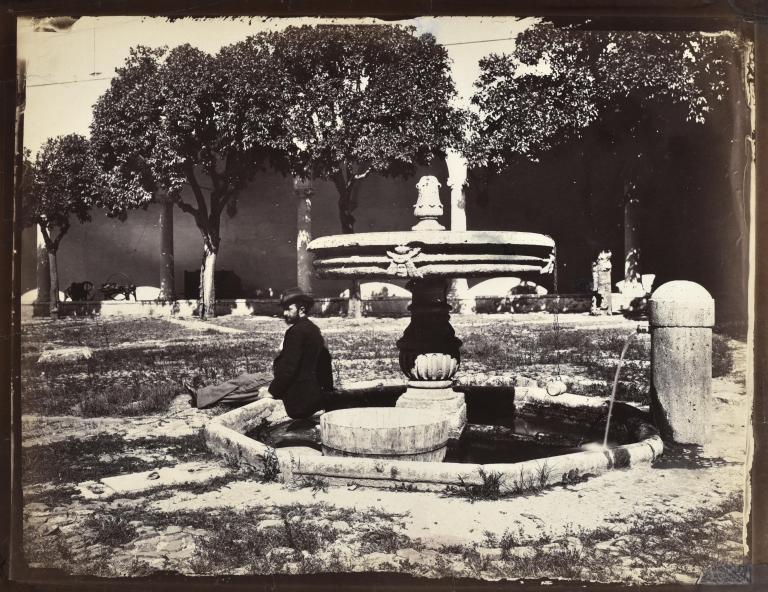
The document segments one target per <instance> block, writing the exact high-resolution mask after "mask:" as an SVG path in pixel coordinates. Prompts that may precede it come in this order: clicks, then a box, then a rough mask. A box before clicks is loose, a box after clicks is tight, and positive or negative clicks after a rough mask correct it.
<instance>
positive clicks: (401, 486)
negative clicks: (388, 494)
mask: <svg viewBox="0 0 768 592" xmlns="http://www.w3.org/2000/svg"><path fill="white" fill-rule="evenodd" d="M391 489H392V491H405V492H410V493H412V492H416V491H420V489H419V488H418V487H417V486H416V484H415V483H397V484H395V485H393V486H392V487H391Z"/></svg>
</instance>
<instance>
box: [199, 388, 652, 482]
mask: <svg viewBox="0 0 768 592" xmlns="http://www.w3.org/2000/svg"><path fill="white" fill-rule="evenodd" d="M535 384H536V383H535V381H528V380H523V381H521V380H520V379H515V378H514V377H494V378H493V380H492V381H486V380H483V381H482V382H476V381H475V380H473V379H472V378H471V377H468V378H467V379H466V380H464V379H462V380H460V381H459V383H458V384H457V388H459V389H461V390H462V391H465V392H466V394H467V399H468V420H469V422H470V423H472V424H473V425H470V426H468V428H467V430H465V433H464V436H463V437H462V440H463V441H464V442H466V443H467V444H470V447H469V449H463V448H464V446H463V442H461V441H458V442H456V441H451V440H449V441H448V446H447V453H446V456H445V458H443V459H442V462H414V461H413V460H408V459H404V458H402V457H397V456H388V457H386V458H365V457H362V456H359V455H358V456H320V455H318V452H317V448H319V446H318V438H317V432H318V430H317V429H316V428H314V427H313V426H314V422H312V421H310V422H307V425H306V426H304V428H306V429H305V430H303V433H301V434H295V436H299V439H298V440H297V439H296V438H292V439H291V438H288V439H286V438H284V436H285V434H283V435H282V436H281V438H280V439H282V440H283V442H273V443H272V445H270V444H267V443H264V442H262V441H257V440H255V439H253V438H251V437H248V436H247V435H246V434H248V433H255V432H254V430H255V431H262V426H263V424H264V423H265V422H274V421H277V422H282V421H285V419H286V417H285V413H284V410H282V412H280V411H279V410H276V406H278V407H282V404H280V402H279V401H274V400H272V399H262V400H258V401H254V402H253V403H249V404H247V405H245V406H243V407H239V408H237V409H234V410H232V411H229V412H227V413H224V414H222V415H220V416H217V417H215V418H213V419H212V420H211V421H210V422H209V423H208V424H207V425H206V427H205V437H206V442H207V444H208V447H209V448H210V449H211V450H213V451H214V452H216V453H218V454H221V455H223V456H225V457H227V458H230V459H231V458H232V457H236V458H238V459H242V460H243V461H245V462H246V463H248V464H249V465H251V466H253V467H254V468H256V469H257V470H258V469H259V468H260V467H263V466H265V463H267V461H268V460H269V459H271V458H275V457H276V458H277V460H278V463H279V466H280V472H281V476H282V477H281V478H282V479H283V480H284V481H285V482H294V481H295V480H297V479H303V478H308V477H317V478H322V479H325V480H327V481H328V482H329V483H331V484H337V485H341V486H344V485H349V484H350V483H355V484H359V485H363V486H370V487H381V488H392V487H396V488H408V489H409V490H420V491H421V490H423V491H429V490H431V491H442V490H444V489H445V488H446V487H468V486H473V485H482V484H483V480H484V477H483V476H484V475H491V474H496V475H499V476H500V478H501V479H502V480H503V481H504V485H503V487H502V490H503V491H502V493H504V491H506V490H507V489H508V488H510V487H512V486H514V484H515V483H519V482H521V481H523V480H525V481H528V480H531V479H534V480H535V479H537V478H538V477H537V476H538V475H540V474H541V473H542V471H544V470H546V472H547V474H548V475H549V479H548V484H549V485H555V484H557V483H572V482H574V480H578V479H582V478H586V477H588V476H589V477H591V476H596V475H599V474H601V473H604V472H606V471H610V470H613V469H629V468H632V467H635V466H643V465H645V466H647V465H649V464H650V463H652V462H653V461H654V460H655V459H656V458H658V457H659V456H660V455H661V454H662V453H663V450H664V445H663V443H662V441H661V438H660V437H659V436H658V432H657V430H656V429H655V428H654V427H653V426H652V425H651V424H650V423H649V422H648V421H649V419H648V418H647V414H645V413H641V412H639V411H638V410H636V409H635V408H634V407H632V406H629V405H626V404H622V403H617V404H616V407H614V422H612V424H611V425H612V428H611V429H612V432H614V431H616V432H617V433H618V434H619V437H618V439H617V441H616V442H615V443H614V444H612V445H611V446H609V448H607V449H604V448H602V446H597V447H593V446H590V445H586V446H581V445H579V444H578V442H579V439H580V436H578V434H577V436H578V439H577V440H576V441H573V440H572V439H571V437H570V435H568V432H569V431H570V430H569V429H568V426H569V425H570V426H573V425H576V426H578V425H581V426H584V425H593V426H594V427H595V428H596V429H597V430H598V432H599V431H600V426H601V424H603V422H604V418H605V415H606V413H607V401H606V400H605V399H602V398H597V397H586V396H582V395H575V394H567V393H566V394H563V395H560V396H557V397H552V396H550V395H548V394H547V392H546V390H545V389H543V388H537V387H536V386H535ZM405 389H406V384H405V382H404V381H402V380H400V381H369V382H366V383H357V384H354V385H347V386H346V387H345V388H344V395H345V396H344V400H345V403H346V404H349V405H353V404H354V403H355V401H354V400H355V399H356V400H357V401H356V403H357V404H358V405H363V406H365V405H368V406H369V407H368V409H370V408H371V407H380V406H381V405H393V404H394V401H395V399H397V397H398V396H400V395H401V394H402V393H403V392H404V391H405ZM510 396H511V397H513V400H512V401H510V402H511V403H512V405H507V404H502V405H501V407H499V406H497V405H491V406H489V407H487V409H486V408H485V407H486V405H484V404H483V401H488V402H492V401H494V400H496V399H499V398H504V397H510ZM345 406H346V405H345ZM504 407H507V408H509V409H510V411H513V414H512V415H510V416H507V415H506V414H505V413H502V412H501V411H502V410H503V408H504ZM363 409H364V407H353V408H349V409H343V410H344V411H347V410H349V411H352V410H357V411H361V410H363ZM339 411H342V409H339ZM408 412H409V413H413V412H414V410H408ZM331 413H335V411H329V412H328V413H326V414H324V415H323V416H321V417H324V416H327V415H330V414H331ZM273 417H274V418H275V419H272V418H273ZM521 420H522V422H524V423H525V424H527V426H520V427H522V428H523V429H522V432H523V433H522V434H521V433H517V434H516V435H511V433H510V429H512V428H514V431H516V432H520V431H521V430H519V429H518V425H517V424H518V423H519V421H521ZM540 420H545V421H546V423H547V424H549V425H552V422H554V424H555V425H560V426H561V427H560V429H559V430H558V432H560V430H562V432H560V433H559V434H551V433H549V434H547V433H546V432H539V425H540V424H539V421H540ZM484 424H485V425H484ZM272 425H274V426H276V425H277V424H275V423H273V424H272ZM603 425H604V424H603ZM543 427H544V426H543ZM281 434H282V432H281ZM526 434H527V435H526ZM510 436H511V437H510ZM500 439H501V440H504V439H506V440H509V444H510V445H509V446H506V448H507V449H509V450H511V449H512V448H514V450H515V454H514V456H507V454H506V452H505V451H503V450H498V448H499V446H498V445H497V443H498V442H499V440H500ZM268 440H270V441H271V440H272V439H271V438H268ZM452 442H453V449H452ZM585 443H586V442H585ZM475 444H477V446H475ZM520 444H522V445H525V446H529V445H533V444H536V445H537V446H539V445H541V444H543V445H545V446H546V447H549V448H550V450H549V451H544V452H545V454H544V456H541V455H540V454H538V453H535V454H531V455H528V454H527V452H525V451H524V450H522V446H520ZM457 445H458V447H457ZM473 447H474V448H473ZM574 447H576V448H574ZM595 448H596V449H595ZM577 449H578V450H580V451H579V452H576V450H577ZM518 451H519V452H521V453H525V454H524V455H523V454H521V455H518V454H517V452H518ZM532 452H533V451H532ZM502 453H503V454H502ZM457 461H459V462H457Z"/></svg>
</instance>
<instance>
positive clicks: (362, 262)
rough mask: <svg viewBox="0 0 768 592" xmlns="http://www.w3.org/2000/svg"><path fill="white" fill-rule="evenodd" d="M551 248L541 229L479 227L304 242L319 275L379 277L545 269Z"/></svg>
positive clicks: (477, 274) (488, 274)
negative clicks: (503, 229) (492, 228)
mask: <svg viewBox="0 0 768 592" xmlns="http://www.w3.org/2000/svg"><path fill="white" fill-rule="evenodd" d="M554 248H555V243H554V241H553V240H552V238H551V237H549V236H546V235H543V234H536V233H533V232H514V231H484V230H466V231H453V230H441V231H417V230H405V231H394V232H363V233H359V234H341V235H333V236H323V237H320V238H316V239H315V240H313V241H312V242H311V243H310V244H309V246H308V249H309V251H311V252H312V253H313V254H314V255H315V260H314V266H315V270H316V271H317V273H318V275H319V277H324V278H346V277H354V278H379V279H386V278H393V277H406V276H407V277H453V276H457V275H458V276H462V277H495V276H499V275H505V274H518V273H523V272H533V273H546V272H547V271H548V270H549V269H550V268H551V265H552V257H553V255H554Z"/></svg>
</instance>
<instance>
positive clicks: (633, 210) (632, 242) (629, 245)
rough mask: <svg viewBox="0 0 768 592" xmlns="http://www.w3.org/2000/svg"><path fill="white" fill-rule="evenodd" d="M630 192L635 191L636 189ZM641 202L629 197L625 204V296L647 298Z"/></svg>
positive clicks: (626, 198)
mask: <svg viewBox="0 0 768 592" xmlns="http://www.w3.org/2000/svg"><path fill="white" fill-rule="evenodd" d="M630 191H635V189H634V187H633V188H632V189H630ZM639 210H640V200H639V199H638V198H637V197H634V196H632V195H628V196H626V197H625V202H624V289H623V292H622V293H624V294H630V295H632V296H635V297H642V296H645V290H644V289H643V284H642V281H641V280H642V274H641V273H640V230H639V228H638V219H639V218H640V211H639Z"/></svg>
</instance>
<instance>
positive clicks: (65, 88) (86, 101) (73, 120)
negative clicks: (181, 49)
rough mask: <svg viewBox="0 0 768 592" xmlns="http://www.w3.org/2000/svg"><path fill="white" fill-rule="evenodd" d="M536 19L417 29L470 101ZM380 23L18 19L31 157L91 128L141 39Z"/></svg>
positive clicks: (167, 41) (208, 44)
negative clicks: (41, 23) (440, 52)
mask: <svg viewBox="0 0 768 592" xmlns="http://www.w3.org/2000/svg"><path fill="white" fill-rule="evenodd" d="M536 20H537V19H532V18H526V19H517V18H513V17H420V18H416V19H410V20H408V21H399V22H400V23H402V24H406V23H407V24H412V25H414V26H415V27H416V28H417V33H423V32H429V33H432V34H433V35H434V36H435V37H436V39H437V41H438V42H439V43H441V44H443V45H445V46H446V49H447V50H448V53H449V56H450V58H451V60H452V72H453V78H454V81H455V83H456V88H457V91H458V93H459V103H460V104H464V105H466V104H467V102H468V99H469V97H470V96H471V95H472V89H473V83H474V81H475V80H476V79H477V77H478V75H479V72H480V70H479V66H478V62H479V60H480V59H481V58H483V57H484V56H486V55H488V54H490V53H503V52H506V53H509V52H511V51H512V49H513V48H514V37H515V36H516V35H517V34H518V33H520V32H521V31H523V30H525V29H526V28H528V27H530V26H531V25H532V24H533V23H535V22H536ZM329 22H334V23H339V22H344V23H350V24H352V23H360V24H365V23H383V22H391V21H379V20H377V19H319V18H315V19H309V18H301V19H299V18H262V17H254V18H243V19H205V20H202V19H180V20H176V21H173V22H169V21H168V20H166V19H162V18H152V17H139V16H124V17H83V18H81V19H79V20H77V21H76V22H75V23H74V25H73V26H72V27H71V28H70V29H69V30H66V31H60V32H44V31H34V28H33V26H32V21H31V19H19V21H18V48H19V49H18V52H19V57H20V58H23V59H25V60H26V61H27V105H26V114H25V118H24V136H25V137H24V145H25V146H26V147H27V148H29V149H30V150H31V151H32V154H33V156H34V155H35V154H36V153H37V151H38V150H39V148H40V147H41V146H42V144H43V143H44V142H45V140H46V139H48V138H51V137H54V136H58V135H62V134H69V133H80V134H83V135H86V136H87V135H88V127H89V125H90V121H91V109H92V106H93V104H94V103H95V102H96V100H97V99H98V97H99V96H100V95H101V94H102V93H104V91H105V90H107V88H108V87H109V79H110V77H111V76H113V75H114V72H115V68H117V67H119V66H121V65H122V64H123V63H124V61H125V58H126V57H127V56H128V51H129V49H130V48H131V47H133V46H136V45H147V46H151V47H156V46H162V45H167V46H169V47H174V46H176V45H181V44H183V43H190V44H192V45H194V46H196V47H199V48H200V49H202V50H204V51H207V52H209V53H216V52H217V51H218V50H219V49H220V48H221V47H222V46H224V45H229V44H231V43H235V42H237V41H240V40H242V39H245V38H246V37H247V36H248V35H251V34H253V33H255V32H257V31H259V30H264V29H272V30H275V29H281V28H284V27H286V26H288V25H295V24H305V23H307V24H320V23H329Z"/></svg>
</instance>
